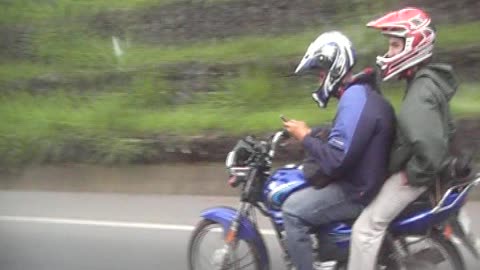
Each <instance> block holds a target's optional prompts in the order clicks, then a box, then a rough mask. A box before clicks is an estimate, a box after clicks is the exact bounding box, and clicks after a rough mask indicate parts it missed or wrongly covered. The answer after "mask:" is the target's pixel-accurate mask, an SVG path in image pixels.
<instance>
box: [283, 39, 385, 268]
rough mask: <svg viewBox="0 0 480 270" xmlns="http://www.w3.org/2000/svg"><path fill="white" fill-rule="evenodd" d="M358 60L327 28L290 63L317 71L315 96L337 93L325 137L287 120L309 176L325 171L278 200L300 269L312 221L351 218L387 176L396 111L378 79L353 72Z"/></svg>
mask: <svg viewBox="0 0 480 270" xmlns="http://www.w3.org/2000/svg"><path fill="white" fill-rule="evenodd" d="M355 62H356V59H355V51H354V48H353V46H352V43H351V42H350V40H349V39H348V38H347V37H346V36H344V35H343V34H342V33H340V32H336V31H332V32H326V33H324V34H322V35H320V36H319V37H318V38H317V39H316V40H315V41H314V42H312V43H311V44H310V46H309V47H308V49H307V52H306V54H305V56H304V57H303V58H302V60H301V62H300V64H299V65H298V67H297V69H296V70H295V73H300V72H302V71H305V70H316V71H317V72H318V73H319V85H320V86H319V88H318V89H317V90H316V91H315V92H314V93H313V95H312V97H313V99H314V100H315V101H316V102H317V103H318V105H319V106H320V107H326V106H327V103H328V101H329V99H330V97H335V98H337V99H339V102H338V105H337V113H336V116H335V119H334V121H333V125H332V129H331V130H330V131H329V132H328V136H327V138H326V140H324V139H321V138H318V137H317V136H315V135H316V134H317V133H318V131H319V129H310V128H309V127H308V126H307V125H306V124H305V122H302V121H297V120H288V119H285V120H286V121H285V122H284V128H285V129H286V130H287V131H288V132H289V133H290V134H291V135H292V136H293V137H294V138H295V139H297V140H298V141H300V142H301V143H302V144H303V147H304V149H305V152H306V153H307V156H308V158H307V160H306V161H305V164H304V167H303V171H304V174H305V177H306V178H307V180H309V181H311V182H312V184H314V183H315V181H317V179H316V178H321V179H323V180H322V183H323V184H322V185H321V187H320V186H318V185H317V186H316V187H315V186H312V187H308V188H305V189H302V190H299V191H297V192H295V193H293V194H292V195H290V197H289V198H288V199H287V200H286V201H285V203H284V204H283V207H282V213H283V217H284V226H285V231H286V239H287V248H288V253H289V255H290V257H291V259H292V262H293V264H294V265H295V266H296V269H297V270H311V269H312V267H313V258H312V245H311V240H310V236H309V229H310V227H312V226H315V227H318V226H321V225H323V224H329V223H331V222H334V221H340V220H346V219H354V218H356V217H357V216H358V215H359V214H360V212H361V211H362V210H363V208H364V207H365V205H367V204H368V203H369V202H370V200H371V199H372V198H373V197H374V196H375V195H376V193H377V191H378V190H379V188H380V187H381V185H382V184H383V180H384V179H385V178H386V176H387V170H386V167H387V161H388V154H389V152H390V146H391V143H392V141H393V135H394V112H393V109H392V107H391V105H390V104H389V103H388V102H387V101H386V100H385V99H384V98H383V97H382V96H381V94H380V93H378V92H377V91H375V90H374V89H375V87H373V86H372V85H371V84H369V83H365V82H364V81H357V80H353V78H354V77H353V76H352V67H353V66H354V64H355ZM307 165H310V166H307ZM325 179H326V181H325ZM314 185H315V184H314ZM319 244H320V245H321V244H322V243H319ZM320 248H321V247H320Z"/></svg>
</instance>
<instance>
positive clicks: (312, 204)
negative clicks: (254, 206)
mask: <svg viewBox="0 0 480 270" xmlns="http://www.w3.org/2000/svg"><path fill="white" fill-rule="evenodd" d="M363 208H364V207H363V205H362V204H360V203H355V202H352V201H351V199H350V198H349V196H348V194H347V193H345V192H344V190H343V189H342V187H341V186H340V185H339V184H337V183H331V184H329V185H328V186H326V187H324V188H321V189H315V188H313V187H308V188H305V189H302V190H299V191H297V192H295V193H293V194H292V195H290V197H288V199H287V200H286V201H285V203H284V204H283V207H282V212H283V220H284V226H285V232H286V234H287V248H288V254H289V255H290V258H291V260H292V263H293V264H294V265H295V266H296V268H297V270H312V269H313V256H312V253H313V251H312V243H311V239H310V233H309V229H310V228H311V227H313V226H315V227H317V226H321V225H326V224H329V223H331V222H335V221H341V220H346V219H354V218H356V217H358V215H360V213H361V211H362V210H363ZM319 244H320V245H321V243H319ZM320 248H321V247H320Z"/></svg>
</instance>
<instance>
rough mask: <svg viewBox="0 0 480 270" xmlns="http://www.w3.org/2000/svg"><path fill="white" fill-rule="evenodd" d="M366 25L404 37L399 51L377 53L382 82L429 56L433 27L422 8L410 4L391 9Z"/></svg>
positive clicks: (390, 34)
mask: <svg viewBox="0 0 480 270" xmlns="http://www.w3.org/2000/svg"><path fill="white" fill-rule="evenodd" d="M367 27H371V28H375V29H380V30H381V31H382V33H383V34H385V35H387V36H394V37H400V38H404V40H405V46H404V48H403V51H402V52H401V53H399V54H397V55H395V56H392V57H388V56H387V55H384V56H377V64H378V65H379V66H380V68H381V70H382V71H383V72H382V77H383V80H384V81H386V80H388V79H390V78H392V77H393V76H395V75H397V74H399V73H400V72H402V71H405V70H407V69H409V68H411V67H413V66H415V65H417V64H419V63H421V62H423V61H425V60H426V59H429V58H430V57H432V51H433V44H434V42H435V30H434V28H433V27H432V25H431V18H430V16H429V15H428V14H427V13H425V12H424V11H423V10H421V9H418V8H413V7H409V8H404V9H401V10H398V11H393V12H390V13H388V14H387V15H385V16H383V17H381V18H379V19H377V20H375V21H371V22H369V23H368V24H367Z"/></svg>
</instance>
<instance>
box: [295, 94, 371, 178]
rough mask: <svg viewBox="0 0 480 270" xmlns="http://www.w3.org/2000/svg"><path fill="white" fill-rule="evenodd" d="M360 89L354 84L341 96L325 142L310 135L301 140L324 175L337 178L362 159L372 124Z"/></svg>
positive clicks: (364, 97) (364, 95)
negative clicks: (340, 173)
mask: <svg viewBox="0 0 480 270" xmlns="http://www.w3.org/2000/svg"><path fill="white" fill-rule="evenodd" d="M363 87H364V86H362V85H354V86H352V87H351V88H349V89H348V91H346V92H345V93H344V95H343V96H342V98H341V99H340V102H339V104H338V111H337V115H336V117H335V121H334V123H333V128H332V129H331V131H330V133H329V136H328V140H327V141H326V142H322V141H321V140H320V139H318V138H314V137H311V136H306V137H305V138H304V140H303V146H304V148H305V150H306V151H307V152H308V153H309V154H310V156H311V157H313V158H314V159H315V160H316V161H317V162H318V164H319V166H320V168H321V170H322V172H323V173H324V174H325V175H327V176H330V177H332V176H336V175H338V173H339V172H340V171H341V170H343V169H345V168H347V169H348V167H349V166H351V164H353V163H354V161H355V159H357V158H361V154H362V153H363V151H364V149H365V147H366V146H367V143H368V141H369V140H370V137H371V134H372V132H373V130H374V125H375V121H373V120H372V119H369V118H368V117H367V116H366V114H365V108H366V103H367V97H366V92H365V89H364V88H363Z"/></svg>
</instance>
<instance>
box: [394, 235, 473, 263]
mask: <svg viewBox="0 0 480 270" xmlns="http://www.w3.org/2000/svg"><path fill="white" fill-rule="evenodd" d="M406 240H407V245H408V252H409V254H410V256H408V257H407V258H404V260H402V261H401V262H399V261H397V262H394V261H395V260H390V262H391V264H390V265H389V266H388V267H387V268H386V269H388V270H421V269H425V270H431V269H432V270H433V269H434V270H465V267H464V263H463V260H462V257H461V256H460V254H459V252H458V250H457V249H456V247H455V246H454V245H453V244H452V243H451V242H450V241H448V240H446V239H445V238H444V237H443V235H441V234H439V233H432V235H430V237H427V238H423V239H422V238H420V237H418V238H416V237H408V238H407V239H406ZM394 256H397V258H398V257H399V254H397V253H395V252H394V253H393V254H391V256H390V258H394Z"/></svg>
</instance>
